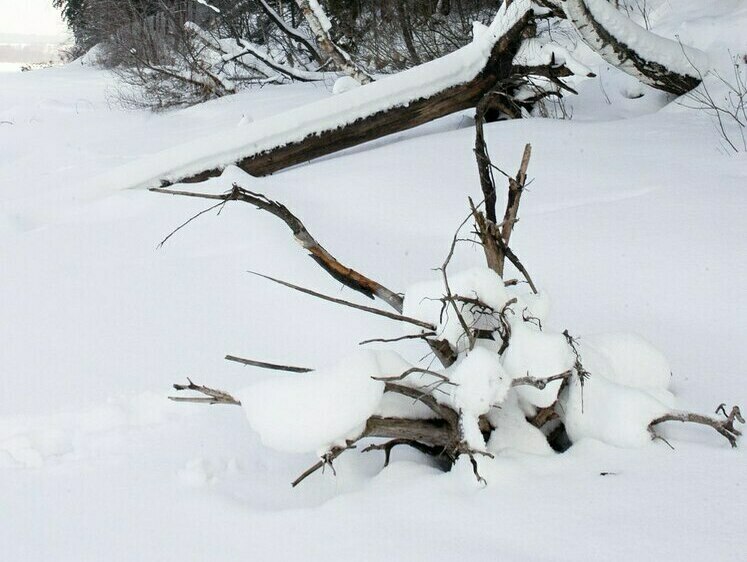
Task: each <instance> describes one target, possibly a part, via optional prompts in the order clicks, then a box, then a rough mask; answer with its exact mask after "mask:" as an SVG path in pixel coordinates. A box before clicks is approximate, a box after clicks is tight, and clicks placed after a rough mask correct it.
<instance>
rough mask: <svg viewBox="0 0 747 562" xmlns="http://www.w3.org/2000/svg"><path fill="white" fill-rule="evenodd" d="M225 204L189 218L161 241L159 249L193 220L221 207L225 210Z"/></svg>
mask: <svg viewBox="0 0 747 562" xmlns="http://www.w3.org/2000/svg"><path fill="white" fill-rule="evenodd" d="M225 204H226V202H225V201H221V202H220V203H216V204H215V205H213V206H212V207H208V208H207V209H204V210H202V211H200V212H199V213H197V214H196V215H193V216H191V217H190V218H189V219H188V220H186V221H184V222H183V223H182V224H180V225H179V226H177V227H176V228H175V229H174V230H172V231H171V232H170V233H169V234H168V236H166V238H164V239H163V240H161V241H160V242H159V243H158V246H157V247H158V248H161V247H162V246H163V245H164V244H165V243H166V242H167V241H168V240H169V238H171V237H172V236H173V235H174V234H176V233H177V232H179V231H180V230H181V229H182V228H184V227H185V226H187V225H188V224H189V223H191V222H192V221H193V220H195V219H197V218H199V217H201V216H202V215H204V214H205V213H209V212H210V211H212V210H213V209H216V208H218V207H221V208H223V205H225ZM219 214H220V211H219Z"/></svg>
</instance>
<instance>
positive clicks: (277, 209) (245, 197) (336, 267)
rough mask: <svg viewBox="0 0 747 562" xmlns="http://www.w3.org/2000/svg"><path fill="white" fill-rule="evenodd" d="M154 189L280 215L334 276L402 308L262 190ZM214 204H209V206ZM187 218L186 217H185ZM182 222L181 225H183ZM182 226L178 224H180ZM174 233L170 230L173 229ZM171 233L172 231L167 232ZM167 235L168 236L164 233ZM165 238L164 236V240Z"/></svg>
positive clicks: (392, 295) (235, 187)
mask: <svg viewBox="0 0 747 562" xmlns="http://www.w3.org/2000/svg"><path fill="white" fill-rule="evenodd" d="M151 191H153V192H155V193H166V194H170V195H181V196H183V197H197V198H200V199H213V200H219V201H223V202H227V201H243V202H244V203H249V204H250V205H254V206H255V207H256V208H258V209H260V210H263V211H267V212H268V213H271V214H273V215H275V216H276V217H278V218H279V219H281V220H282V221H283V222H284V223H285V224H286V225H287V226H288V228H290V230H291V232H292V233H293V236H294V238H295V239H296V240H297V241H298V242H299V244H301V246H302V247H303V248H304V249H305V250H307V251H308V252H309V255H310V256H311V258H312V259H313V260H314V261H316V262H317V263H318V264H319V265H320V266H321V267H322V268H323V269H324V270H325V271H326V272H327V273H329V274H330V275H331V276H332V277H333V278H334V279H336V280H337V281H339V282H340V283H342V284H343V285H345V286H346V287H349V288H351V289H353V290H354V291H357V292H359V293H361V294H363V295H365V296H367V297H369V298H374V296H376V297H379V298H380V299H381V300H383V301H384V302H386V303H387V304H389V306H391V307H392V308H394V309H395V310H397V311H398V312H402V297H401V296H400V295H398V294H397V293H395V292H393V291H391V290H389V289H387V288H386V287H384V286H383V285H381V284H380V283H378V282H376V281H374V280H373V279H370V278H368V277H366V276H365V275H363V274H361V273H359V272H357V271H355V270H354V269H352V268H349V267H347V266H345V265H343V264H341V263H340V262H339V261H338V260H337V259H336V258H335V257H334V256H332V255H331V254H330V253H329V252H328V251H327V250H326V249H325V248H324V247H323V246H322V245H321V244H320V243H319V242H317V240H316V238H314V237H313V236H312V234H311V233H310V232H309V231H308V229H307V228H306V226H305V225H304V224H303V222H302V221H301V219H299V218H298V217H297V216H296V215H294V214H293V213H292V212H291V211H290V210H289V209H288V207H286V206H285V205H283V204H281V203H279V202H277V201H273V200H272V199H269V198H268V197H266V196H265V195H263V194H261V193H254V192H252V191H249V190H247V189H244V188H242V187H240V186H239V185H237V184H233V187H232V189H231V191H229V192H227V193H223V194H210V193H197V192H193V191H179V190H174V189H164V188H153V189H151ZM212 208H214V207H211V209H212ZM188 222H189V221H188ZM185 224H187V223H185ZM182 226H184V225H182ZM180 228H181V227H180ZM172 234H173V233H172ZM169 236H171V235H169ZM167 239H168V237H167ZM164 241H165V240H164Z"/></svg>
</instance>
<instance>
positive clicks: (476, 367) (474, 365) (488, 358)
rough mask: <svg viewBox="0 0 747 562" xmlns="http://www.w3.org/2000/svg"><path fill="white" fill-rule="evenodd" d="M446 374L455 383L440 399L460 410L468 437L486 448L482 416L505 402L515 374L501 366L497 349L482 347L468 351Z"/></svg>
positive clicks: (473, 445)
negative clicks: (480, 419) (505, 370)
mask: <svg viewBox="0 0 747 562" xmlns="http://www.w3.org/2000/svg"><path fill="white" fill-rule="evenodd" d="M444 374H445V375H446V376H447V377H448V378H449V381H450V382H451V384H452V385H451V386H448V387H447V388H446V389H445V390H444V392H446V393H447V396H446V398H442V397H441V396H440V395H438V396H437V399H438V400H441V401H444V402H446V403H447V404H448V405H450V406H451V407H452V408H453V409H454V410H455V411H456V412H459V414H460V421H461V427H462V432H463V437H464V440H465V441H466V442H467V443H468V444H469V445H470V446H471V447H472V448H474V449H477V450H482V449H484V448H485V440H484V438H483V436H482V434H481V433H480V429H479V426H478V418H479V417H480V416H481V415H483V414H486V413H487V412H488V411H489V410H490V408H491V407H493V406H497V405H499V404H500V403H501V402H503V400H504V399H505V398H506V394H507V393H508V390H509V389H510V388H511V377H510V376H508V374H506V373H505V372H504V370H503V368H502V367H501V362H500V357H499V355H498V354H497V353H496V352H495V350H488V349H485V348H481V347H476V348H475V349H473V350H472V351H470V352H469V353H466V354H465V355H464V356H463V357H461V358H460V359H459V360H458V361H457V362H456V363H455V364H454V365H452V366H451V367H450V368H449V369H447V370H446V372H445V373H444Z"/></svg>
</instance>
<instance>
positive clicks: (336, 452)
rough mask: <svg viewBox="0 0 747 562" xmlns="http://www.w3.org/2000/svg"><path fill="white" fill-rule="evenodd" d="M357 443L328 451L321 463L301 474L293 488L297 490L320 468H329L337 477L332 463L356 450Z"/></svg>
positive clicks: (353, 441)
mask: <svg viewBox="0 0 747 562" xmlns="http://www.w3.org/2000/svg"><path fill="white" fill-rule="evenodd" d="M359 439H360V438H359ZM355 441H356V440H352V439H351V440H348V441H347V442H346V443H347V445H346V446H345V447H333V448H332V449H330V450H329V451H327V452H326V453H324V454H323V455H322V458H321V460H320V461H319V462H317V463H316V464H314V465H312V466H310V467H309V468H307V469H306V470H304V471H303V473H301V475H300V476H299V477H298V478H296V479H295V480H294V481H293V482H291V486H293V487H294V488H295V487H296V486H298V485H299V484H300V483H301V482H303V481H304V480H306V478H308V477H309V476H311V475H312V474H314V473H315V472H316V471H317V470H319V469H320V468H321V469H324V468H325V467H326V466H329V467H330V468H331V469H332V472H333V473H334V474H335V475H337V472H336V471H335V467H334V465H333V464H332V462H333V461H334V460H335V459H336V458H337V457H339V456H340V455H341V454H342V453H344V452H345V451H347V450H348V449H355Z"/></svg>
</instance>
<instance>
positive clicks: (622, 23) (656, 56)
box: [559, 0, 708, 95]
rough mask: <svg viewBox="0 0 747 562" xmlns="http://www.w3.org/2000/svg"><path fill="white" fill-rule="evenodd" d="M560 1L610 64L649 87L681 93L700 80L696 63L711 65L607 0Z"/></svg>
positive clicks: (584, 38)
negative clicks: (651, 29)
mask: <svg viewBox="0 0 747 562" xmlns="http://www.w3.org/2000/svg"><path fill="white" fill-rule="evenodd" d="M559 1H560V3H561V4H562V6H563V9H564V10H565V14H566V16H567V18H568V19H569V20H570V22H571V23H572V24H573V26H574V27H575V28H576V31H578V33H579V35H580V36H581V38H582V39H583V40H584V42H586V43H587V44H588V45H589V46H590V47H591V48H592V49H593V50H594V51H596V52H597V53H598V54H599V55H600V56H601V57H602V58H603V59H604V60H605V61H607V62H608V63H609V64H611V65H613V66H616V67H617V68H619V69H620V70H622V71H624V72H626V73H628V74H630V75H632V76H634V77H635V78H637V79H639V80H640V81H641V82H643V83H645V84H648V85H649V86H652V87H654V88H657V89H659V90H664V91H666V92H669V93H672V94H676V95H682V94H685V93H687V92H689V91H690V90H692V89H693V88H695V87H696V86H697V85H698V84H699V82H700V79H699V77H698V75H697V73H696V71H695V68H694V67H693V64H695V65H696V66H697V67H700V68H707V67H708V60H707V57H706V55H705V54H704V53H702V52H701V51H698V50H697V49H693V48H691V47H683V46H682V45H680V43H678V42H677V41H672V40H670V39H666V38H664V37H660V36H659V35H656V34H654V33H652V32H650V31H648V30H646V29H644V28H642V27H641V26H639V25H638V24H636V23H635V22H634V21H632V20H631V19H630V18H628V17H627V16H625V15H624V14H623V13H622V12H619V11H618V10H616V9H615V7H614V6H613V5H612V4H611V3H610V2H608V1H607V0H559ZM683 49H684V53H683ZM688 59H689V60H688ZM690 61H693V63H691V62H690Z"/></svg>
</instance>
